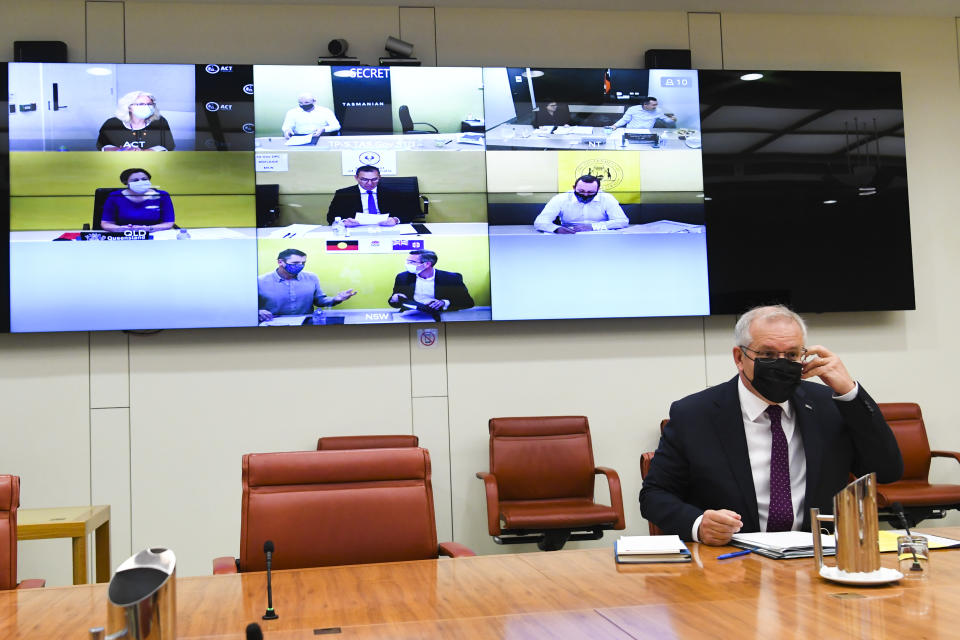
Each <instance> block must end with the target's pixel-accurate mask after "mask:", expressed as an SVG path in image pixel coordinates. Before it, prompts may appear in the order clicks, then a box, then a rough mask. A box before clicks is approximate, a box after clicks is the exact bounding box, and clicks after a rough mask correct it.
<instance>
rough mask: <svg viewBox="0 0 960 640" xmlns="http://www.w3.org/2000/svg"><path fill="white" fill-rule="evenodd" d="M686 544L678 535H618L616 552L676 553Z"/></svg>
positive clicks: (684, 547) (684, 548) (622, 553)
mask: <svg viewBox="0 0 960 640" xmlns="http://www.w3.org/2000/svg"><path fill="white" fill-rule="evenodd" d="M686 548H687V547H686V545H685V544H683V541H682V540H680V536H677V535H672V536H620V539H619V540H617V553H619V554H621V555H625V554H654V553H676V552H678V551H681V550H686Z"/></svg>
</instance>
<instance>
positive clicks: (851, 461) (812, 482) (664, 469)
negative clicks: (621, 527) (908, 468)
mask: <svg viewBox="0 0 960 640" xmlns="http://www.w3.org/2000/svg"><path fill="white" fill-rule="evenodd" d="M806 334H807V330H806V326H805V325H804V322H803V320H802V319H801V318H800V316H798V315H796V314H795V313H793V312H792V311H791V310H789V309H787V308H786V307H784V306H773V307H757V308H755V309H751V310H750V311H748V312H747V313H745V314H744V315H743V316H741V318H740V319H739V320H738V322H737V326H736V329H735V334H734V335H735V343H734V344H735V346H734V347H733V360H734V362H735V363H736V365H737V369H738V371H739V375H738V376H737V377H735V378H733V379H732V380H729V381H728V382H725V383H723V384H719V385H717V386H715V387H710V388H709V389H706V390H704V391H701V392H699V393H695V394H693V395H691V396H687V397H686V398H683V399H682V400H678V401H677V402H674V403H673V405H672V406H671V407H670V422H669V423H668V424H667V425H666V427H664V429H663V436H662V437H661V438H660V446H659V447H658V448H657V452H656V454H655V455H654V458H653V461H652V464H651V467H650V471H649V473H647V477H646V478H645V479H644V482H643V489H642V490H641V491H640V510H641V513H642V514H643V517H644V518H646V519H647V520H649V521H650V522H652V523H653V524H655V525H657V526H658V527H660V529H662V530H663V532H664V533H667V534H677V535H679V536H680V537H681V538H683V539H684V540H693V541H698V542H704V543H706V544H713V545H722V544H727V543H728V542H729V541H730V538H731V536H732V535H733V534H735V533H737V532H740V531H742V532H744V533H748V532H755V531H789V530H794V531H796V530H803V531H810V523H809V509H810V507H819V508H820V510H821V511H823V512H824V513H833V496H834V494H836V493H837V492H838V491H840V490H841V489H843V487H844V486H846V484H847V482H848V474H850V473H851V472H852V473H854V474H855V475H857V476H860V475H864V474H867V473H870V472H876V474H877V481H878V482H894V481H896V480H899V479H900V476H901V475H902V473H903V461H902V459H901V456H900V449H899V448H898V446H897V441H896V439H895V438H894V436H893V432H892V431H891V430H890V427H889V426H888V425H887V423H886V421H885V420H884V419H883V415H882V414H881V413H880V409H879V408H878V407H877V405H876V403H875V402H874V401H873V399H872V398H871V397H870V396H869V395H867V392H866V391H865V390H864V389H863V388H862V387H861V386H860V385H859V384H857V383H856V382H854V380H853V378H851V377H850V374H849V373H847V369H846V367H845V366H844V364H843V362H842V361H841V360H840V358H838V357H837V356H836V355H835V354H834V353H832V352H830V351H828V350H827V349H826V348H824V347H822V346H819V345H815V346H811V347H808V348H807V347H804V344H805V343H806ZM814 377H819V378H820V380H821V381H823V383H824V384H815V383H813V382H801V378H814Z"/></svg>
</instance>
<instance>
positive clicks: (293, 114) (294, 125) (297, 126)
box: [280, 105, 340, 135]
mask: <svg viewBox="0 0 960 640" xmlns="http://www.w3.org/2000/svg"><path fill="white" fill-rule="evenodd" d="M280 128H281V129H282V130H283V134H284V135H286V134H288V133H292V134H294V135H307V134H308V133H313V131H314V130H315V129H323V131H324V132H325V133H330V132H331V131H339V130H340V121H339V120H337V116H335V115H333V111H331V110H330V109H327V108H326V107H321V106H320V105H314V107H313V109H312V110H310V111H304V110H303V109H301V108H300V107H294V108H293V109H290V110H289V111H287V115H286V117H284V119H283V124H282V125H281V126H280Z"/></svg>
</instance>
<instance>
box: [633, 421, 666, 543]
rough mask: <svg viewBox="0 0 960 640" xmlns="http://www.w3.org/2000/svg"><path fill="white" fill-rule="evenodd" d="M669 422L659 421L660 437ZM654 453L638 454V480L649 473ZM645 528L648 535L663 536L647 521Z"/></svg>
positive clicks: (655, 526) (661, 532)
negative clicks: (648, 532)
mask: <svg viewBox="0 0 960 640" xmlns="http://www.w3.org/2000/svg"><path fill="white" fill-rule="evenodd" d="M668 422H670V419H669V418H664V419H663V420H661V421H660V435H661V436H662V435H663V428H664V427H665V426H667V423H668ZM655 453H656V452H655V451H647V452H644V453H641V454H640V479H641V480H644V479H646V477H647V473H649V472H650V465H651V464H653V455H654V454H655ZM647 528H648V529H649V530H650V535H652V536H660V535H663V531H662V530H661V529H660V527H658V526H657V525H655V524H653V523H652V522H650V521H649V520H648V521H647Z"/></svg>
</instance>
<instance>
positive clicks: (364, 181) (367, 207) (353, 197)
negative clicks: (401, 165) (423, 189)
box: [327, 164, 420, 227]
mask: <svg viewBox="0 0 960 640" xmlns="http://www.w3.org/2000/svg"><path fill="white" fill-rule="evenodd" d="M353 178H354V180H356V181H357V184H356V185H355V186H352V187H344V188H343V189H337V191H336V192H335V193H334V194H333V200H332V201H331V202H330V208H329V209H328V210H327V222H328V223H329V224H333V221H334V220H335V219H336V218H340V219H341V220H343V224H345V225H346V226H348V227H356V226H358V225H359V224H360V223H359V222H357V220H356V218H355V217H354V216H356V215H357V213H358V212H363V213H372V214H390V215H388V216H387V217H386V218H384V219H383V220H381V221H380V223H379V224H380V226H382V227H392V226H395V225H397V224H400V223H401V222H402V223H403V224H409V223H410V222H412V221H413V219H414V218H416V217H417V216H418V215H419V214H420V212H419V211H417V210H416V209H415V208H414V207H412V206H411V204H410V202H411V198H410V196H409V194H406V197H404V196H403V195H401V194H399V193H397V192H396V191H393V190H391V189H389V188H387V187H381V186H379V184H380V169H378V168H376V167H374V166H371V165H368V164H365V165H363V166H360V167H357V171H356V173H355V174H354V176H353Z"/></svg>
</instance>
